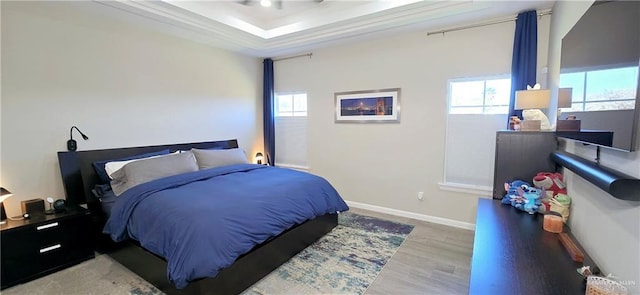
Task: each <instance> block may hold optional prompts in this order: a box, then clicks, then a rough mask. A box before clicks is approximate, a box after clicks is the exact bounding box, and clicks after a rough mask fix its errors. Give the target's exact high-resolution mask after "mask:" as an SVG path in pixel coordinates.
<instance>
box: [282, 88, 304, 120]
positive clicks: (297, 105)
mask: <svg viewBox="0 0 640 295" xmlns="http://www.w3.org/2000/svg"><path fill="white" fill-rule="evenodd" d="M298 116H307V94H306V93H290V94H276V117H298Z"/></svg>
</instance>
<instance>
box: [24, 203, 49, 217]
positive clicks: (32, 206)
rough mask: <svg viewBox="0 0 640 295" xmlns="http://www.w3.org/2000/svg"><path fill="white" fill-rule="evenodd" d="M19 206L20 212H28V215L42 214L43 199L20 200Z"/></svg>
mask: <svg viewBox="0 0 640 295" xmlns="http://www.w3.org/2000/svg"><path fill="white" fill-rule="evenodd" d="M20 207H22V214H28V216H30V217H35V216H42V215H44V200H43V199H31V200H24V201H20Z"/></svg>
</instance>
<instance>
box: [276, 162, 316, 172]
mask: <svg viewBox="0 0 640 295" xmlns="http://www.w3.org/2000/svg"><path fill="white" fill-rule="evenodd" d="M276 167H282V168H289V169H293V170H300V171H304V172H309V170H311V168H309V167H308V166H300V165H293V164H281V163H276Z"/></svg>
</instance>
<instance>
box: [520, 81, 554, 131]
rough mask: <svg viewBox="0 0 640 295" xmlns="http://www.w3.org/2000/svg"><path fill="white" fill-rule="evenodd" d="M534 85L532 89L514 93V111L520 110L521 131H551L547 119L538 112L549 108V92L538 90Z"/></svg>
mask: <svg viewBox="0 0 640 295" xmlns="http://www.w3.org/2000/svg"><path fill="white" fill-rule="evenodd" d="M539 87H540V86H539V84H536V86H534V88H533V89H530V88H529V89H528V90H520V91H516V103H515V109H516V110H522V119H523V121H522V122H521V123H520V124H521V126H522V127H521V129H520V130H522V131H540V130H551V125H550V124H549V118H547V116H546V115H545V114H544V113H543V112H542V111H541V110H540V109H546V108H549V102H550V101H551V91H549V89H536V88H539Z"/></svg>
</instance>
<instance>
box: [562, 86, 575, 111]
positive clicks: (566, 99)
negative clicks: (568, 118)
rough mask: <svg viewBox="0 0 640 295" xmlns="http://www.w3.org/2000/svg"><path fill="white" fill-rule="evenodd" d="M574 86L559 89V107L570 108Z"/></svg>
mask: <svg viewBox="0 0 640 295" xmlns="http://www.w3.org/2000/svg"><path fill="white" fill-rule="evenodd" d="M572 96H573V88H559V89H558V108H570V107H571V98H572Z"/></svg>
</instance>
